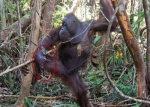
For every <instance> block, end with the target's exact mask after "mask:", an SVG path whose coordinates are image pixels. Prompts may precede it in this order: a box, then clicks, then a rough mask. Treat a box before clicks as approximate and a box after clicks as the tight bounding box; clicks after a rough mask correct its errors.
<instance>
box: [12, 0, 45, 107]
mask: <svg viewBox="0 0 150 107" xmlns="http://www.w3.org/2000/svg"><path fill="white" fill-rule="evenodd" d="M32 3H33V7H32V13H31V14H32V15H31V18H32V19H31V22H32V30H31V39H30V44H29V45H30V46H29V47H30V48H29V53H28V57H27V60H30V59H31V58H32V54H33V52H34V50H35V49H36V46H35V44H38V41H39V29H40V18H41V5H42V2H41V0H33V1H32ZM31 41H32V42H31ZM33 43H35V44H33ZM31 67H32V66H31V65H30V67H29V69H30V71H32V68H31ZM22 77H23V78H22V86H21V91H20V96H19V98H18V100H17V102H16V103H15V107H24V97H27V96H28V95H29V92H30V85H31V80H32V72H29V74H27V75H26V76H23V75H22Z"/></svg>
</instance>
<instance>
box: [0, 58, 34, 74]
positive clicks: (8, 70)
mask: <svg viewBox="0 0 150 107" xmlns="http://www.w3.org/2000/svg"><path fill="white" fill-rule="evenodd" d="M33 61H34V59H32V60H29V61H26V62H24V63H22V64H20V65H18V66H15V67H13V68H11V69H9V67H8V68H7V69H6V70H5V71H4V72H2V73H0V76H2V75H4V74H7V73H8V72H11V71H13V70H16V69H18V68H21V67H23V66H25V65H27V64H29V63H31V62H33Z"/></svg>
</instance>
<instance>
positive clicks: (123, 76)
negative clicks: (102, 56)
mask: <svg viewBox="0 0 150 107" xmlns="http://www.w3.org/2000/svg"><path fill="white" fill-rule="evenodd" d="M108 69H109V74H110V76H111V79H112V81H113V82H114V84H115V85H116V87H118V88H119V89H120V90H121V91H122V92H123V93H124V94H125V95H129V96H132V97H135V96H136V83H135V81H136V80H135V78H136V73H135V70H134V67H133V64H132V62H131V63H129V64H128V65H124V62H123V59H122V56H119V57H118V56H116V52H114V53H113V55H112V54H111V55H110V56H108ZM79 72H80V75H81V76H82V79H83V80H84V82H85V84H86V85H87V96H88V98H89V100H90V102H92V103H93V104H97V105H109V106H110V107H111V105H112V106H115V105H116V106H130V107H138V106H139V105H138V104H137V103H136V102H134V101H131V100H127V99H124V98H123V97H121V96H120V95H118V93H116V91H115V90H114V88H113V87H112V86H111V85H110V83H109V81H108V79H107V78H106V75H105V72H104V68H103V66H100V69H96V68H94V67H93V66H92V65H91V63H88V64H87V67H86V68H85V69H83V70H80V71H79ZM20 78H21V77H20V73H19V71H16V72H11V73H9V74H6V75H4V76H3V77H0V81H1V83H0V87H1V91H0V94H1V95H10V96H6V97H2V96H1V97H2V98H1V99H0V106H2V107H5V106H6V107H7V106H11V105H13V104H14V103H15V101H16V100H17V97H15V98H14V96H11V95H18V94H19V91H20V86H21V82H20ZM30 96H35V97H34V98H25V105H26V107H78V105H77V104H76V103H75V100H74V99H73V94H72V93H71V92H70V90H68V89H67V87H66V86H65V85H63V84H62V83H60V81H59V80H58V79H56V78H52V79H51V80H50V81H48V82H47V83H42V82H40V81H38V82H37V83H36V84H35V85H32V86H31V88H30ZM41 97H43V98H41ZM50 97H52V98H50Z"/></svg>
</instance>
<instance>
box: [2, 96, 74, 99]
mask: <svg viewBox="0 0 150 107" xmlns="http://www.w3.org/2000/svg"><path fill="white" fill-rule="evenodd" d="M4 97H11V98H18V97H19V95H0V98H4ZM62 97H69V98H72V99H76V98H75V97H73V96H70V95H61V96H54V97H46V96H28V98H32V99H36V98H38V99H44V100H55V99H60V98H62Z"/></svg>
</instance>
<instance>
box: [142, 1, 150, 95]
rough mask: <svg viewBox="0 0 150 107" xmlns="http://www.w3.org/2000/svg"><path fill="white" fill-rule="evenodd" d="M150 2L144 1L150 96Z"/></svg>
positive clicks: (149, 90)
mask: <svg viewBox="0 0 150 107" xmlns="http://www.w3.org/2000/svg"><path fill="white" fill-rule="evenodd" d="M148 4H149V2H148V0H143V8H144V13H145V22H146V29H147V52H146V58H147V62H146V64H147V75H146V83H147V84H146V85H147V90H148V95H149V94H150V17H149V5H148Z"/></svg>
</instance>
